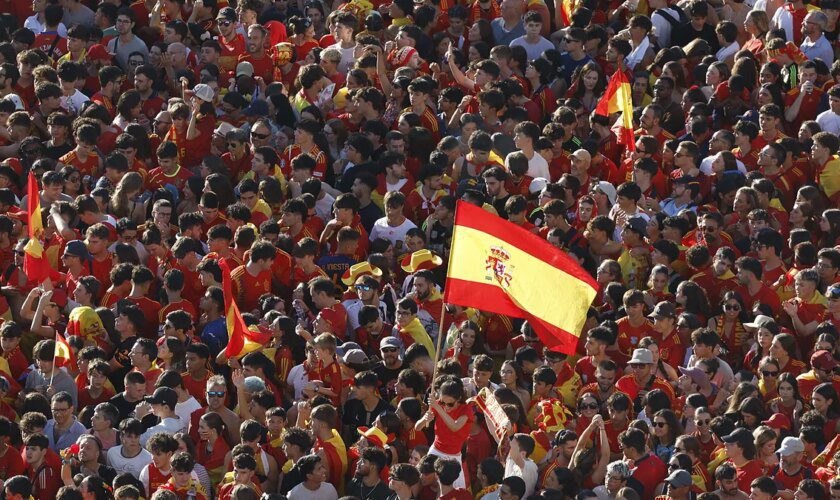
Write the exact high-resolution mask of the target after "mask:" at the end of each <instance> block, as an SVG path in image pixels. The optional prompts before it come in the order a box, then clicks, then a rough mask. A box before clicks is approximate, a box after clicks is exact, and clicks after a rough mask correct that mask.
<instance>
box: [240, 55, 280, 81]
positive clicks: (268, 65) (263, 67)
mask: <svg viewBox="0 0 840 500" xmlns="http://www.w3.org/2000/svg"><path fill="white" fill-rule="evenodd" d="M239 61H246V62H249V63H251V66H253V67H254V76H260V77H262V79H263V81H265V83H267V84H268V83H271V82H273V81H274V60H273V59H271V57H269V56H268V54H267V53H266V52H265V51H263V53H262V55H261V57H260V58H259V59H258V58H256V57H254V56H253V55H251V54H250V53H247V54H243V55H241V56H239Z"/></svg>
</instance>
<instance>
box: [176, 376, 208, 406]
mask: <svg viewBox="0 0 840 500" xmlns="http://www.w3.org/2000/svg"><path fill="white" fill-rule="evenodd" d="M181 379H182V380H183V381H184V389H186V390H187V392H189V393H190V395H191V396H192V397H194V398H195V399H196V401H198V402H199V403H201V406H207V392H206V390H207V381H208V380H210V372H209V371H208V372H207V373H206V374H205V375H204V378H202V379H201V380H196V379H194V378H193V377H192V375H190V374H189V373H187V372H184V373H182V374H181Z"/></svg>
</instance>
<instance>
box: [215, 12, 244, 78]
mask: <svg viewBox="0 0 840 500" xmlns="http://www.w3.org/2000/svg"><path fill="white" fill-rule="evenodd" d="M238 18H239V16H237V15H236V10H234V9H233V7H225V8H224V9H222V10H220V11H219V14H218V15H217V16H216V22H217V23H218V24H219V36H218V37H217V40H218V41H219V45H220V46H221V47H222V55H221V57H219V64H220V66H221V67H220V68H219V69H221V70H223V71H233V69H234V68H235V67H236V62H237V60H238V59H239V56H242V55H244V54H245V52H246V50H245V37H243V36H242V35H241V34H239V33H237V32H236V20H237V19H238Z"/></svg>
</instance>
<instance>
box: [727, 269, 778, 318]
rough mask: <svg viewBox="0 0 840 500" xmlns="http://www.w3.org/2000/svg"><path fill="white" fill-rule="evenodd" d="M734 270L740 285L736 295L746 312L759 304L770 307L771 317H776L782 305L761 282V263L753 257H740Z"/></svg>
mask: <svg viewBox="0 0 840 500" xmlns="http://www.w3.org/2000/svg"><path fill="white" fill-rule="evenodd" d="M735 269H736V271H737V276H738V283H739V284H740V285H741V286H740V287H738V293H740V294H741V297H743V299H744V306H745V307H746V308H747V310H748V311H752V308H753V306H754V305H755V304H756V303H761V304H766V305H768V306H770V309H771V310H772V311H773V315H774V316H778V315H779V313H780V312H781V308H782V303H781V301H780V300H779V296H778V295H776V292H774V291H773V290H772V289H770V287H768V286H767V285H765V284H764V283H763V282H762V281H761V276H762V274H763V270H762V268H761V261H760V260H758V259H756V258H754V257H740V258H739V259H738V260H736V261H735Z"/></svg>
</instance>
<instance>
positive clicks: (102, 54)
mask: <svg viewBox="0 0 840 500" xmlns="http://www.w3.org/2000/svg"><path fill="white" fill-rule="evenodd" d="M113 58H114V54H111V53H110V52H108V49H106V48H105V46H104V45H102V44H101V43H97V44H94V45H91V46H90V48H89V49H88V51H87V54H86V55H85V59H87V60H88V61H107V62H111V60H112V59H113Z"/></svg>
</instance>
